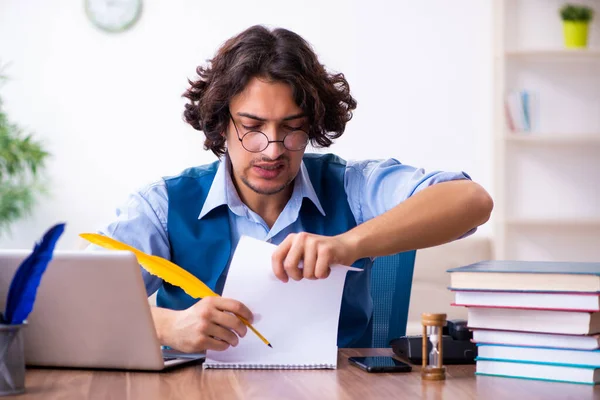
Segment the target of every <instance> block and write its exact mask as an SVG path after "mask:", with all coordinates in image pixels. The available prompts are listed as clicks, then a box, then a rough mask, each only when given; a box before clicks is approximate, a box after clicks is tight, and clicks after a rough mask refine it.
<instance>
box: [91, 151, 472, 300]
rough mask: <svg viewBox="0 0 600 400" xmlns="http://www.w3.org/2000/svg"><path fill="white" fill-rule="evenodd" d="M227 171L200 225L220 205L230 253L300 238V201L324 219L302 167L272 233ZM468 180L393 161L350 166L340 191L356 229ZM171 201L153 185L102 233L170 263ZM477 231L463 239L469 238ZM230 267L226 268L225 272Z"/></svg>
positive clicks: (224, 167) (151, 281) (154, 282)
mask: <svg viewBox="0 0 600 400" xmlns="http://www.w3.org/2000/svg"><path fill="white" fill-rule="evenodd" d="M230 168H231V166H230V164H229V161H228V159H227V156H224V157H223V159H222V162H221V163H220V165H219V169H218V170H217V173H216V175H215V178H214V181H213V183H212V186H211V188H210V191H209V193H208V196H207V198H206V201H205V203H204V206H203V208H202V210H201V211H200V215H198V219H201V218H203V217H204V216H205V215H206V214H207V213H208V212H209V211H210V210H212V209H213V208H215V207H218V206H220V205H227V206H228V207H229V209H230V210H231V213H230V214H229V223H230V226H231V244H232V246H231V248H232V249H235V247H236V245H237V243H238V241H239V238H240V237H241V236H242V235H248V236H251V237H253V238H256V239H260V240H264V241H268V242H271V243H274V244H279V243H281V242H282V241H283V240H284V239H285V238H286V236H287V235H288V234H290V233H297V232H302V231H303V229H302V225H301V223H300V219H299V212H300V206H301V205H302V200H303V198H308V199H309V200H311V201H312V202H313V203H314V204H315V206H316V207H317V208H318V209H319V211H320V212H321V213H322V214H324V211H323V208H322V206H321V203H320V202H319V199H318V198H317V196H316V193H315V191H314V188H313V186H312V184H311V182H310V180H309V178H308V172H307V171H306V167H305V166H304V163H302V165H301V167H300V171H299V173H298V175H297V176H296V179H295V180H294V188H293V192H292V196H291V198H290V200H289V201H288V203H287V204H286V206H285V208H284V209H283V211H282V212H281V214H280V215H279V217H278V218H277V220H276V221H275V224H274V225H273V227H272V228H270V229H269V227H268V225H267V224H266V223H265V222H264V221H263V219H262V218H261V217H260V216H259V215H258V214H256V213H255V212H253V211H252V210H250V209H249V208H248V207H247V206H246V205H245V204H244V203H243V202H242V201H241V199H240V197H239V195H238V193H237V190H236V189H235V187H234V185H233V181H232V179H231V174H230V173H231V170H230ZM460 179H471V178H470V177H469V175H467V174H466V173H464V172H457V173H454V172H441V171H435V172H429V173H427V172H425V171H424V170H423V169H418V168H414V167H411V166H408V165H404V164H401V163H400V162H399V161H397V160H395V159H387V160H364V161H348V163H347V165H346V173H345V177H344V187H345V191H346V196H347V198H348V204H349V205H350V209H351V210H352V213H353V215H354V218H355V219H356V222H357V224H361V223H363V222H365V221H368V220H370V219H372V218H374V217H376V216H378V215H381V214H383V213H385V212H386V211H388V210H390V209H391V208H393V207H395V206H396V205H398V204H400V203H401V202H402V201H404V200H406V199H407V198H409V197H410V196H412V195H413V194H415V193H417V192H419V191H420V190H423V189H425V188H427V187H429V186H431V185H434V184H437V183H441V182H448V181H452V180H460ZM168 207H169V199H168V194H167V189H166V185H165V182H164V180H162V179H161V180H159V181H157V182H155V183H152V184H150V185H148V186H146V187H144V188H142V189H141V190H139V191H137V192H134V193H132V194H131V195H130V196H129V198H128V200H127V202H126V203H125V204H124V205H123V206H121V207H120V208H118V209H117V219H116V220H115V221H114V222H112V223H111V224H109V225H108V226H107V227H106V228H104V229H103V230H101V231H100V233H102V234H104V235H107V236H110V237H112V238H114V239H117V240H120V241H122V242H125V243H128V244H130V245H132V246H134V247H136V248H138V249H139V250H141V251H144V252H146V253H150V254H154V255H157V256H160V257H163V258H166V259H169V258H170V246H169V240H168V235H167V215H168ZM474 231H475V229H473V230H471V231H469V232H467V233H466V234H465V235H464V236H467V235H469V234H471V233H473V232H474ZM227 267H229V266H227ZM142 275H143V278H144V283H145V285H146V291H147V293H148V296H150V295H151V294H152V293H154V292H155V291H157V290H158V289H159V288H160V286H161V285H162V280H161V279H160V278H158V277H156V276H153V275H150V274H149V273H147V272H146V271H145V270H144V269H143V268H142Z"/></svg>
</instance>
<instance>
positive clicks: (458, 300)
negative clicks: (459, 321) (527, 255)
mask: <svg viewBox="0 0 600 400" xmlns="http://www.w3.org/2000/svg"><path fill="white" fill-rule="evenodd" d="M448 272H450V274H451V275H450V282H451V287H450V289H451V290H453V291H454V292H455V302H454V305H462V306H466V307H467V312H468V317H467V320H468V322H467V324H468V326H469V328H470V329H471V330H473V339H472V340H473V341H474V342H476V343H478V344H479V346H478V357H477V359H476V361H477V374H479V375H495V376H503V377H517V378H527V379H542V380H552V381H562V382H575V383H588V384H596V383H599V382H600V372H599V371H600V335H598V334H599V333H600V263H577V262H534V261H484V262H479V263H475V264H472V265H468V266H465V267H460V268H453V269H450V270H448Z"/></svg>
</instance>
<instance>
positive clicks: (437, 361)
mask: <svg viewBox="0 0 600 400" xmlns="http://www.w3.org/2000/svg"><path fill="white" fill-rule="evenodd" d="M421 324H422V325H423V352H422V358H423V365H422V368H421V379H423V380H427V381H441V380H444V379H446V368H445V367H444V366H443V365H442V364H443V362H442V361H443V358H444V357H443V348H442V330H443V328H444V326H445V325H446V314H428V313H424V314H423V315H422V316H421ZM427 328H431V329H429V330H428V329H427ZM427 342H431V351H429V352H428V351H427Z"/></svg>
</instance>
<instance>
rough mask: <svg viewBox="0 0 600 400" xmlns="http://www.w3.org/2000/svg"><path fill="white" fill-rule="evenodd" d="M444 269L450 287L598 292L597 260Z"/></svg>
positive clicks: (599, 269) (496, 262) (494, 263)
mask: <svg viewBox="0 0 600 400" xmlns="http://www.w3.org/2000/svg"><path fill="white" fill-rule="evenodd" d="M447 272H449V273H450V289H452V290H491V291H531V292H565V293H568V292H580V293H581V292H586V293H600V262H587V263H586V262H558V261H554V262H545V261H511V260H493V261H481V262H478V263H475V264H471V265H467V266H464V267H459V268H451V269H449V270H448V271H447Z"/></svg>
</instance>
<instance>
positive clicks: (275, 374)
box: [14, 349, 600, 400]
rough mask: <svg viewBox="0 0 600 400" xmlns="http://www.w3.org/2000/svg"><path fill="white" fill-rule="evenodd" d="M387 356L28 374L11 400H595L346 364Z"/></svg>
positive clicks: (526, 383) (533, 386)
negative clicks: (306, 365) (285, 367)
mask: <svg viewBox="0 0 600 400" xmlns="http://www.w3.org/2000/svg"><path fill="white" fill-rule="evenodd" d="M391 354H392V353H391V350H390V349H364V350H363V349H344V350H341V351H340V359H339V363H338V369H337V370H335V371H333V370H309V371H265V370H254V371H252V370H202V367H201V366H200V365H193V366H187V367H182V368H180V369H176V370H173V371H170V372H161V373H152V372H118V371H90V370H64V369H63V370H56V369H29V370H28V371H27V376H26V393H25V394H24V395H21V396H18V397H14V398H15V399H19V400H25V399H117V400H122V399H123V400H124V399H144V400H151V399H161V400H164V399H278V400H279V399H403V398H406V399H420V398H422V399H436V400H437V399H461V400H462V399H476V398H479V399H481V398H484V399H485V400H494V399H510V400H517V399H561V400H562V399H578V400H582V399H593V398H600V387H594V386H588V385H578V384H569V383H554V382H540V381H531V380H523V379H509V378H494V377H485V376H479V377H475V376H474V375H473V372H474V370H475V368H474V366H473V365H469V366H449V367H448V368H447V378H446V381H441V382H422V381H421V376H420V374H419V370H420V368H419V367H414V368H413V372H411V373H396V374H369V373H367V372H364V371H362V370H360V369H358V368H356V367H354V366H351V365H349V364H348V361H347V358H348V357H349V356H360V355H391Z"/></svg>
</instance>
